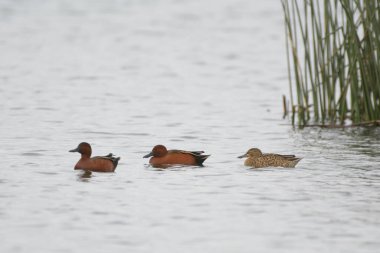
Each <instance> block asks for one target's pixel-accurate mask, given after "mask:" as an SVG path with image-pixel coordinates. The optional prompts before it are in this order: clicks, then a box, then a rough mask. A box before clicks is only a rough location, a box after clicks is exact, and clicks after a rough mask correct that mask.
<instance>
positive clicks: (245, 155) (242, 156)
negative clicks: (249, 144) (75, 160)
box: [237, 154, 247, 158]
mask: <svg viewBox="0 0 380 253" xmlns="http://www.w3.org/2000/svg"><path fill="white" fill-rule="evenodd" d="M244 157H247V154H244V155H241V156H238V157H237V158H244Z"/></svg>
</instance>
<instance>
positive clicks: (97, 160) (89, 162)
mask: <svg viewBox="0 0 380 253" xmlns="http://www.w3.org/2000/svg"><path fill="white" fill-rule="evenodd" d="M69 152H78V153H80V154H81V158H80V159H79V161H78V162H77V164H76V165H75V167H74V169H75V170H87V171H95V172H114V171H115V169H116V167H117V164H118V162H119V160H120V157H115V156H113V154H112V153H109V154H108V155H106V156H95V157H91V153H92V150H91V146H90V144H88V143H87V142H82V143H80V144H79V145H78V147H77V148H75V149H72V150H70V151H69Z"/></svg>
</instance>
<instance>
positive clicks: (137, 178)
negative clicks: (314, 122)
mask: <svg viewBox="0 0 380 253" xmlns="http://www.w3.org/2000/svg"><path fill="white" fill-rule="evenodd" d="M283 28H284V27H283V17H282V9H281V4H280V1H277V0H268V1H259V0H241V1H234V0H194V1H180V0H157V1H152V0H141V1H132V0H131V1H116V0H112V1H90V0H83V1H68V0H67V1H64V0H62V1H58V0H53V1H43V0H28V1H11V0H0V53H1V57H0V117H1V118H0V119H1V120H0V146H1V148H0V157H1V161H2V162H1V168H0V203H1V204H0V252H2V253H3V252H4V253H5V252H7V253H8V252H12V253H13V252H15V253H16V252H38V253H41V252H49V253H50V252H65V253H67V252H94V253H95V252H165V253H166V252H318V253H320V252H379V249H380V241H379V238H380V195H379V192H380V170H379V169H380V166H379V165H380V158H379V155H380V137H379V136H380V130H379V129H376V128H375V129H371V128H368V129H366V128H356V129H346V130H341V129H331V130H329V129H323V130H321V129H318V128H310V129H304V130H297V129H293V128H292V127H291V126H290V125H289V121H288V120H283V119H282V104H281V103H282V101H281V96H282V94H288V80H287V68H286V58H285V57H286V55H285V49H284V41H285V40H284V32H283ZM82 141H87V142H89V143H91V144H92V146H93V154H94V155H104V154H108V153H109V152H113V153H114V154H116V155H118V156H121V157H122V159H121V161H120V163H119V166H118V168H117V170H116V172H115V173H109V174H107V173H92V174H91V175H84V174H83V172H79V171H74V170H73V167H74V165H75V163H76V161H77V160H78V159H79V155H78V154H72V153H68V152H67V151H68V150H69V149H72V148H74V147H76V146H77V145H78V143H79V142H82ZM156 144H165V145H166V146H167V147H168V148H172V149H188V150H200V149H201V150H205V151H206V153H208V154H212V156H211V157H210V158H209V159H208V160H206V162H205V167H202V168H199V167H187V168H183V167H175V168H171V169H166V170H156V169H153V168H151V167H149V166H148V165H147V163H148V160H147V159H142V156H143V155H145V154H146V153H148V152H149V151H150V150H151V148H152V147H153V146H154V145H156ZM251 147H259V148H261V149H262V150H263V151H264V152H279V153H284V154H296V155H298V156H301V157H303V160H302V161H301V162H300V163H299V165H298V166H297V168H295V169H275V168H266V169H259V170H253V169H249V168H246V167H244V166H243V161H242V160H239V159H237V158H236V157H237V156H239V155H241V154H243V153H244V152H246V151H247V149H249V148H251Z"/></svg>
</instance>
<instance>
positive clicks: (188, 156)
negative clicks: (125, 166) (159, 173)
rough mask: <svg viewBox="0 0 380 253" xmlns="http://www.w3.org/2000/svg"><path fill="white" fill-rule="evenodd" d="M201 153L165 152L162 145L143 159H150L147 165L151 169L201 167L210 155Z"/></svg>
mask: <svg viewBox="0 0 380 253" xmlns="http://www.w3.org/2000/svg"><path fill="white" fill-rule="evenodd" d="M203 153H204V152H203V151H184V150H167V149H166V147H165V146H164V145H156V146H154V148H153V149H152V151H151V152H150V153H149V154H147V155H145V156H144V158H148V157H151V156H152V158H150V160H149V163H150V164H151V165H152V166H153V167H167V165H195V166H202V165H203V162H204V161H205V160H206V159H207V158H208V157H209V156H210V155H203Z"/></svg>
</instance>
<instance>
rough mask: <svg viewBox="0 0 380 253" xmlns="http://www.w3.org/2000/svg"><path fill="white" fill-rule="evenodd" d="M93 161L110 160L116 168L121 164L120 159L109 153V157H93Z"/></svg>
mask: <svg viewBox="0 0 380 253" xmlns="http://www.w3.org/2000/svg"><path fill="white" fill-rule="evenodd" d="M92 159H105V160H109V161H111V162H112V163H113V166H114V167H115V168H116V166H117V164H118V163H119V160H120V157H116V156H114V155H113V154H112V153H109V154H108V155H105V156H94V157H92Z"/></svg>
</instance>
